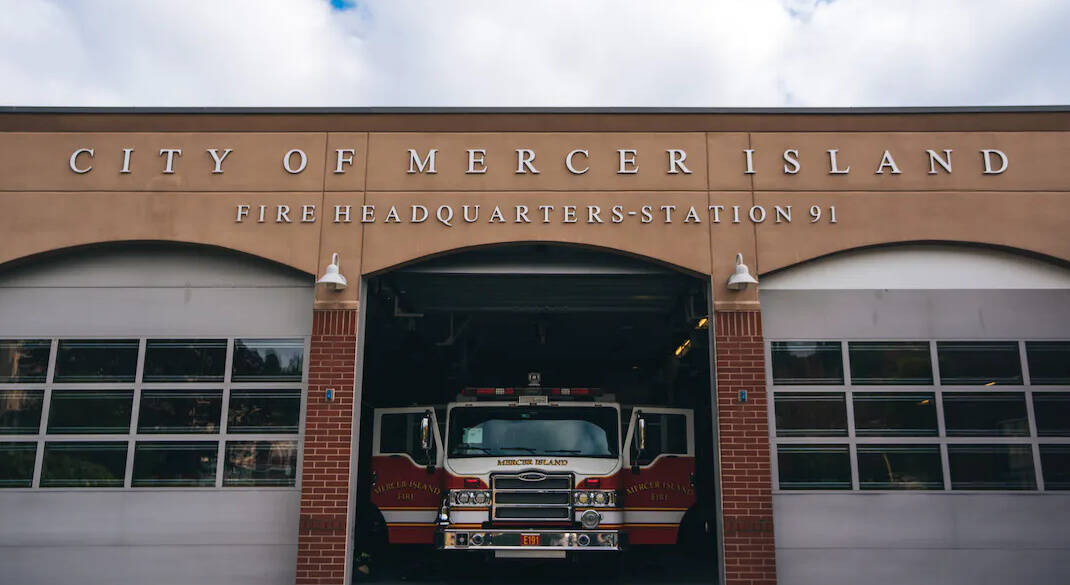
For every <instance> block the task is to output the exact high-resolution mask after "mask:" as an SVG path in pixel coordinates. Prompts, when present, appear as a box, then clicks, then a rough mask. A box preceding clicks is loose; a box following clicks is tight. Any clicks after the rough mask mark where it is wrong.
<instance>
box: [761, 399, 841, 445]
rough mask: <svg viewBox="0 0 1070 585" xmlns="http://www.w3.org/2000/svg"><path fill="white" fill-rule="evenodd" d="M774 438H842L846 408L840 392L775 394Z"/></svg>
mask: <svg viewBox="0 0 1070 585" xmlns="http://www.w3.org/2000/svg"><path fill="white" fill-rule="evenodd" d="M774 402H775V409H776V434H777V436H778V437H804V436H805V437H845V436H847V406H846V401H845V400H844V395H843V393H842V392H806V393H803V392H790V393H777V394H776V395H775V399H774Z"/></svg>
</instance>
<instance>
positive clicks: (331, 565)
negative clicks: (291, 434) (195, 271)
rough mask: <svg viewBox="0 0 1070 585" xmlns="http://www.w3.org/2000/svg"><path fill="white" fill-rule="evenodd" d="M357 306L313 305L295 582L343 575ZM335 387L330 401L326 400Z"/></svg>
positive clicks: (337, 584)
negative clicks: (317, 307)
mask: <svg viewBox="0 0 1070 585" xmlns="http://www.w3.org/2000/svg"><path fill="white" fill-rule="evenodd" d="M356 363H357V311H356V310H354V309H343V310H316V311H314V312H313V318H312V347H311V350H310V351H309V359H308V367H309V371H308V400H307V404H308V405H307V407H306V412H305V442H304V464H303V466H302V468H301V517H300V527H299V529H298V530H299V532H298V544H297V583H298V584H312V583H330V584H334V585H343V584H344V583H345V580H346V564H347V560H348V559H347V557H348V554H347V552H346V551H347V535H348V533H349V530H348V529H349V527H350V526H351V525H352V517H351V513H350V510H349V491H350V489H349V488H350V485H349V482H350V462H351V448H350V447H351V445H352V440H353V422H354V421H353V391H354V377H355V375H356ZM328 388H333V389H334V400H333V401H331V402H327V401H326V399H325V396H326V393H327V389H328Z"/></svg>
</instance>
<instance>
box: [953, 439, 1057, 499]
mask: <svg viewBox="0 0 1070 585" xmlns="http://www.w3.org/2000/svg"><path fill="white" fill-rule="evenodd" d="M947 454H948V462H949V464H950V467H951V489H953V490H1035V489H1036V487H1037V485H1036V477H1035V472H1034V469H1033V450H1032V447H1031V446H1029V445H1018V444H1004V445H954V444H953V445H948V447H947Z"/></svg>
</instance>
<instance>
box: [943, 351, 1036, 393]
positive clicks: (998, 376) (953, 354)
mask: <svg viewBox="0 0 1070 585" xmlns="http://www.w3.org/2000/svg"><path fill="white" fill-rule="evenodd" d="M936 355H937V359H938V361H939V362H940V383H941V384H944V385H949V386H964V385H977V386H999V385H1005V384H1012V385H1013V384H1021V383H1022V362H1021V359H1020V358H1019V355H1018V342H1017V341H938V342H937V343H936Z"/></svg>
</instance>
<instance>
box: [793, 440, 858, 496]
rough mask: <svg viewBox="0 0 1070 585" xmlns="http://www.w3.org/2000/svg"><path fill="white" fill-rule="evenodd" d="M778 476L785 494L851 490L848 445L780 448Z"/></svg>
mask: <svg viewBox="0 0 1070 585" xmlns="http://www.w3.org/2000/svg"><path fill="white" fill-rule="evenodd" d="M777 472H778V475H779V478H780V482H779V483H780V489H782V490H849V489H851V460H850V455H849V450H848V447H847V445H780V446H778V447H777Z"/></svg>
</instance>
